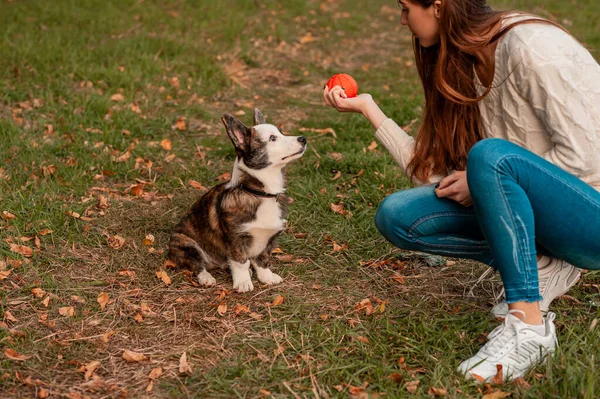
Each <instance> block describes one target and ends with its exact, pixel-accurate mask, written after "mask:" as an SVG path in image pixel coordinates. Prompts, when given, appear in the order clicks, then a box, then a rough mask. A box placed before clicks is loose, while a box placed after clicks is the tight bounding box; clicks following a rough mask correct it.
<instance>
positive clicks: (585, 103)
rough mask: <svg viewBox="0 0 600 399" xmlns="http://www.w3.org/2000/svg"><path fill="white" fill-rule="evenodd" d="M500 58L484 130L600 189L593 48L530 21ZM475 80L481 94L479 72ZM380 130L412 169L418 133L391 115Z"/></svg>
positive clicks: (510, 36)
mask: <svg viewBox="0 0 600 399" xmlns="http://www.w3.org/2000/svg"><path fill="white" fill-rule="evenodd" d="M518 18H522V17H518ZM512 20H513V19H512V18H511V19H509V20H508V21H512ZM505 23H506V21H505ZM495 62H496V64H495V72H494V79H493V88H492V90H491V92H490V93H489V94H488V95H487V97H485V99H484V100H482V101H481V102H480V103H479V109H480V111H481V117H482V122H483V128H484V133H485V135H486V136H487V137H497V138H502V139H506V140H509V141H511V142H513V143H516V144H518V145H521V146H523V147H525V148H527V149H528V150H530V151H532V152H534V153H536V154H538V155H540V156H542V157H543V158H545V159H546V160H548V161H550V162H552V163H553V164H555V165H557V166H559V167H560V168H562V169H564V170H565V171H567V172H569V173H571V174H573V175H575V176H577V177H579V178H580V179H581V180H583V181H585V182H586V183H588V184H590V185H591V186H593V187H595V188H596V189H598V190H600V151H599V150H600V65H598V63H597V62H596V61H595V60H594V58H593V57H592V56H591V54H590V53H589V52H588V51H587V50H586V49H585V48H584V47H583V46H582V45H581V44H580V43H578V42H577V41H576V40H575V39H574V38H573V37H572V36H570V35H569V34H568V33H566V32H564V31H562V30H561V29H559V28H557V27H555V26H553V25H550V24H545V23H529V24H523V25H518V26H516V27H514V28H513V29H511V30H510V31H509V32H507V33H506V34H505V35H504V36H503V37H502V38H501V39H500V41H499V43H498V46H497V48H496V54H495ZM475 83H476V84H477V85H478V89H479V94H482V93H483V92H484V87H483V86H481V85H480V83H479V79H478V78H477V76H476V77H475ZM376 137H377V138H378V139H379V140H380V141H381V142H382V144H383V145H384V146H385V147H386V149H387V150H388V151H389V152H390V153H391V155H392V157H393V158H394V160H395V161H396V163H397V164H398V165H399V166H400V167H402V168H403V169H404V171H406V166H407V165H408V163H409V162H410V160H411V159H412V156H413V148H414V138H413V137H411V136H409V135H408V134H406V132H404V130H402V129H401V128H400V127H399V126H398V125H397V124H396V123H395V122H394V121H392V120H391V119H386V120H385V121H384V122H383V123H382V124H381V126H379V128H378V129H377V132H376ZM440 178H441V176H433V177H431V178H430V180H429V182H427V183H432V182H435V181H438V180H439V179H440ZM416 183H419V184H421V183H423V182H416Z"/></svg>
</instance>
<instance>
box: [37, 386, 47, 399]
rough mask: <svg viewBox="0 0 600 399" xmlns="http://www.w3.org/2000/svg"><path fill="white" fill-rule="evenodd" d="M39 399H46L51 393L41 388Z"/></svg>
mask: <svg viewBox="0 0 600 399" xmlns="http://www.w3.org/2000/svg"><path fill="white" fill-rule="evenodd" d="M37 396H38V398H40V399H46V398H47V397H49V396H50V393H49V392H48V391H46V390H45V389H44V388H40V389H39V390H38V394H37Z"/></svg>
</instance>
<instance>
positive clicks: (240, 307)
mask: <svg viewBox="0 0 600 399" xmlns="http://www.w3.org/2000/svg"><path fill="white" fill-rule="evenodd" d="M234 312H235V314H236V315H237V314H240V313H250V309H249V308H248V306H245V305H240V304H239V303H238V304H237V305H235V309H234Z"/></svg>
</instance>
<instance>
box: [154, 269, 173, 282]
mask: <svg viewBox="0 0 600 399" xmlns="http://www.w3.org/2000/svg"><path fill="white" fill-rule="evenodd" d="M156 277H158V278H159V279H161V280H162V282H163V283H165V285H171V278H170V277H169V275H168V274H167V273H166V272H165V271H164V270H159V271H157V272H156Z"/></svg>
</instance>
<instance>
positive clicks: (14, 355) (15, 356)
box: [4, 348, 31, 361]
mask: <svg viewBox="0 0 600 399" xmlns="http://www.w3.org/2000/svg"><path fill="white" fill-rule="evenodd" d="M4 356H6V357H7V358H9V359H10V360H18V361H23V360H27V359H29V358H31V356H27V355H22V354H20V353H18V352H17V351H15V350H14V349H10V348H6V349H4Z"/></svg>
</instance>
